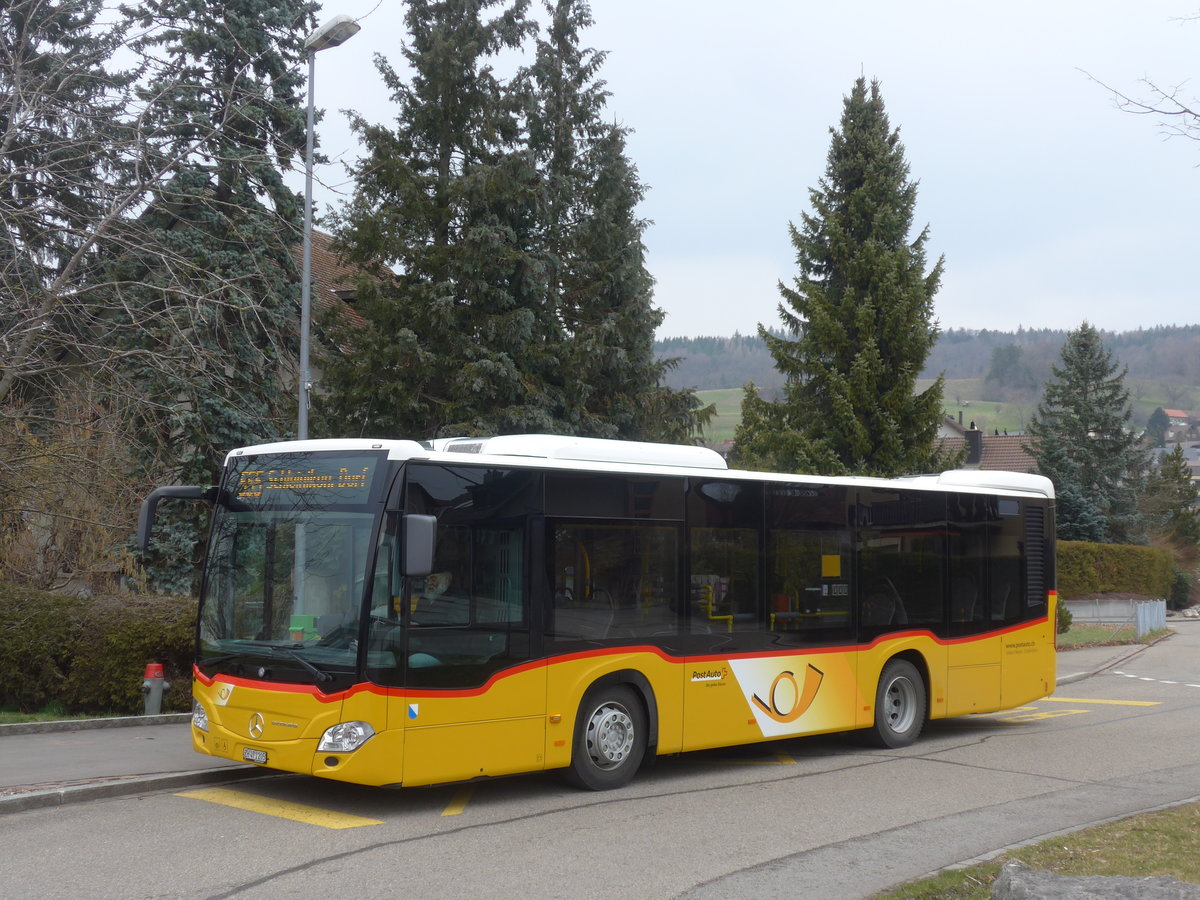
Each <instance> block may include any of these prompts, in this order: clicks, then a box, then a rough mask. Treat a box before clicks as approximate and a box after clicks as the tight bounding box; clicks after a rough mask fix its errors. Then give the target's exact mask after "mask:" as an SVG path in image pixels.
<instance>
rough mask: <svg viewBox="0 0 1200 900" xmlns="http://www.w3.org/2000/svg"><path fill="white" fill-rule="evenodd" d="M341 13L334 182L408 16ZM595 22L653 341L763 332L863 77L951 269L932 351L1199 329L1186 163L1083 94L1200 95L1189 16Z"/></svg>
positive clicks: (605, 15) (1181, 152) (1176, 3)
mask: <svg viewBox="0 0 1200 900" xmlns="http://www.w3.org/2000/svg"><path fill="white" fill-rule="evenodd" d="M535 2H536V0H535ZM1189 4H1190V5H1189ZM339 13H345V14H347V15H350V16H354V17H362V19H361V22H362V26H363V30H362V31H361V32H360V33H359V34H358V35H357V36H355V37H354V38H352V39H351V40H350V41H349V42H348V43H346V44H344V45H342V46H341V47H337V48H333V49H330V50H327V51H324V52H322V53H321V54H319V55H318V57H317V77H316V102H317V106H318V107H319V108H323V109H325V110H326V115H325V119H324V121H323V122H322V123H320V125H319V134H320V140H321V143H322V147H323V149H324V152H325V153H327V154H328V155H329V156H330V157H332V158H334V159H335V160H337V159H341V160H343V161H352V160H354V159H356V158H357V156H358V154H359V148H358V147H357V145H356V143H355V140H354V137H353V136H352V135H351V133H350V131H349V129H348V128H347V127H346V124H345V116H344V115H342V114H341V113H339V112H338V110H340V109H347V108H352V109H354V110H357V111H358V112H360V113H361V114H362V115H364V116H365V117H366V118H367V119H368V120H370V121H374V122H388V123H392V122H393V121H394V118H395V107H394V105H393V104H392V103H391V101H390V100H389V98H388V96H387V91H386V89H385V88H384V87H383V85H382V83H381V82H380V79H379V77H378V75H377V73H376V71H375V69H374V66H373V64H372V61H371V60H372V57H373V55H374V54H376V53H381V54H383V55H384V56H386V57H387V58H388V59H389V60H390V61H391V62H392V65H393V66H395V67H396V68H397V69H398V70H402V59H401V57H400V52H399V51H400V44H401V42H402V41H403V40H404V37H405V34H404V23H403V14H404V4H403V3H402V2H401V0H329V2H326V3H325V4H324V11H323V12H322V13H321V15H320V20H321V21H322V22H324V21H325V20H326V19H328V18H330V17H332V16H333V15H336V14H339ZM592 14H593V17H594V18H595V20H596V24H595V26H594V27H593V28H592V29H590V30H589V31H587V32H585V33H584V35H583V42H584V44H585V45H587V46H591V47H594V48H596V49H599V50H606V51H608V54H609V55H608V59H607V62H606V64H605V66H604V69H603V73H602V75H603V78H604V79H605V80H606V81H607V83H608V88H609V90H610V91H611V92H612V97H611V98H610V100H609V109H610V111H611V115H612V116H613V118H614V119H615V120H616V121H618V122H620V123H621V124H623V125H625V126H627V127H629V128H631V129H633V131H634V133H633V134H632V135H631V136H630V139H629V145H628V152H629V155H630V157H631V158H632V160H633V161H634V163H635V164H636V165H637V167H638V170H639V172H640V174H641V177H642V180H643V181H644V182H645V183H646V184H647V185H648V186H649V192H648V194H647V198H646V200H645V202H644V203H643V205H642V207H641V214H642V215H643V216H644V217H645V218H647V219H650V220H652V222H653V224H651V225H650V227H649V228H648V229H647V231H646V235H645V241H646V246H647V248H648V260H647V261H648V265H649V268H650V271H651V273H652V274H653V275H654V277H655V279H656V282H657V284H656V288H655V302H656V304H657V305H658V306H659V307H661V308H662V309H663V310H665V311H666V313H667V316H666V320H665V321H664V323H663V325H662V327H661V328H660V330H659V336H660V337H671V336H679V335H684V336H694V335H730V334H733V333H734V332H735V331H736V332H741V333H742V334H747V333H753V332H754V330H755V328H756V326H757V325H758V323H760V322H761V323H763V324H765V325H768V326H771V325H776V324H778V323H779V316H778V312H777V306H778V303H779V299H780V298H779V293H778V288H777V283H778V282H779V281H780V280H784V281H787V282H788V283H790V282H791V279H792V278H793V277H794V275H795V272H796V268H795V262H794V253H793V250H792V247H791V244H790V242H789V240H788V230H787V225H788V222H789V221H794V222H799V220H800V216H801V214H802V213H804V212H805V211H806V210H808V208H809V206H808V203H809V200H808V192H809V190H810V189H811V188H812V187H814V186H815V185H816V183H817V179H818V178H820V176H821V175H822V173H823V172H824V169H825V157H826V154H827V152H828V150H829V128H830V127H831V126H835V125H836V124H837V123H838V121H839V118H840V116H841V111H842V100H843V98H844V96H845V95H846V94H847V93H849V91H850V88H851V86H852V85H853V83H854V80H855V78H857V77H858V76H859V75H860V74H862V75H865V76H866V77H867V78H868V79H872V78H874V79H878V80H879V81H880V83H881V86H882V91H883V98H884V103H885V105H886V108H887V111H888V115H889V118H890V120H891V124H892V126H893V127H899V129H900V137H901V140H902V141H903V143H904V146H905V149H906V153H907V157H908V161H909V165H910V167H911V174H912V177H913V178H915V179H917V180H918V181H919V183H920V188H919V194H918V200H917V213H916V222H917V224H918V227H919V226H920V225H922V224H926V223H927V224H928V225H929V227H930V237H929V242H928V245H927V247H928V250H929V253H930V260H931V262H932V260H933V259H935V258H936V256H937V255H938V254H944V255H945V257H946V272H945V276H944V278H943V281H942V289H941V291H940V292H939V293H938V295H937V297H936V300H935V302H936V314H937V318H938V320H939V321H940V323H941V325H942V327H943V328H973V329H974V328H993V329H1001V330H1014V329H1016V328H1017V327H1018V326H1024V327H1026V328H1075V327H1077V326H1078V325H1079V323H1080V322H1082V321H1083V320H1084V319H1087V320H1088V321H1090V322H1092V323H1093V324H1094V325H1096V326H1098V327H1100V328H1103V329H1111V330H1117V331H1124V330H1128V329H1135V328H1138V327H1152V326H1155V325H1171V324H1179V325H1183V324H1195V323H1197V322H1200V304H1198V303H1197V300H1198V299H1200V297H1198V294H1200V278H1197V276H1196V266H1197V263H1198V262H1200V252H1198V250H1200V248H1198V246H1197V237H1198V228H1197V224H1198V221H1200V168H1198V166H1200V142H1198V141H1190V140H1187V139H1185V138H1179V137H1176V138H1170V139H1168V138H1166V137H1165V135H1164V129H1163V126H1162V125H1161V123H1160V120H1159V119H1158V118H1156V117H1144V116H1135V115H1131V114H1129V113H1126V112H1122V111H1120V110H1119V109H1118V108H1117V106H1116V102H1115V99H1114V97H1113V94H1112V92H1111V91H1109V90H1107V89H1106V88H1105V87H1104V86H1103V85H1102V84H1100V83H1098V82H1103V83H1104V84H1107V85H1108V86H1109V87H1112V88H1116V89H1119V90H1122V91H1124V92H1125V93H1127V94H1129V95H1131V96H1135V97H1138V98H1149V97H1150V96H1151V92H1150V89H1149V88H1148V87H1147V86H1146V85H1145V84H1144V83H1143V79H1149V80H1152V81H1153V82H1155V83H1156V84H1158V85H1159V86H1161V87H1164V88H1174V87H1176V86H1180V85H1182V96H1184V97H1185V98H1186V99H1187V100H1192V98H1194V97H1196V96H1197V95H1200V52H1198V51H1200V19H1196V20H1194V21H1185V20H1187V19H1188V17H1198V16H1200V4H1197V2H1196V0H1088V2H1082V0H1038V2H1033V0H1009V2H1008V3H1005V4H1002V5H997V4H980V3H970V2H963V0H947V2H940V0H906V2H896V0H890V2H882V0H858V2H854V0H843V2H824V3H815V2H812V0H742V2H740V3H732V4H731V3H728V2H715V0H690V2H689V3H676V2H667V0H593V5H592ZM1192 78H1194V79H1196V80H1193V81H1191V82H1189V79H1192ZM318 179H319V180H320V181H321V182H322V183H323V185H324V186H319V187H318V189H317V193H316V197H317V209H318V213H320V212H322V211H323V210H325V209H326V208H328V207H329V206H330V205H336V204H337V202H338V194H337V193H336V191H337V190H341V191H348V190H349V185H348V184H347V183H346V176H345V173H344V170H343V169H342V166H341V164H340V163H338V162H334V163H333V164H331V165H330V166H325V167H322V168H321V169H320V170H319V171H318Z"/></svg>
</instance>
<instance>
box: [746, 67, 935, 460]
mask: <svg viewBox="0 0 1200 900" xmlns="http://www.w3.org/2000/svg"><path fill="white" fill-rule="evenodd" d="M830 131H831V134H832V141H831V143H830V149H829V156H828V161H827V165H826V169H825V174H824V177H823V178H822V179H821V180H820V182H819V184H818V187H817V188H816V189H814V190H812V191H810V194H809V196H810V200H811V203H812V212H811V213H805V214H804V215H803V217H802V220H801V227H799V228H797V227H796V226H795V225H790V226H789V229H790V234H791V240H792V246H793V247H794V248H795V250H796V262H797V265H798V267H799V274H798V275H797V276H796V278H795V280H794V286H793V287H790V288H789V287H786V286H784V285H782V284H781V285H780V288H779V289H780V293H781V294H782V296H783V299H784V302H783V303H781V304H780V305H779V314H780V317H781V318H782V320H783V323H784V326H785V328H786V332H787V333H786V334H785V335H783V336H778V335H774V334H772V333H770V332H769V331H768V330H767V329H766V328H765V327H763V326H762V325H759V336H760V337H761V338H762V339H763V341H764V342H766V344H767V346H768V348H769V349H770V351H771V355H772V356H773V357H774V360H775V367H776V368H777V369H778V370H779V371H780V372H781V373H783V374H784V375H785V376H786V378H787V383H786V385H785V388H784V396H783V398H782V399H781V400H780V401H778V402H773V401H768V400H765V399H763V398H762V397H760V396H759V395H758V393H757V391H756V390H755V389H754V386H753V385H749V386H748V387H747V389H746V393H745V400H744V402H743V406H742V423H741V425H740V426H739V428H738V429H737V432H736V438H735V444H736V450H735V453H736V455H737V458H738V459H739V461H741V462H742V463H743V464H748V465H755V466H760V467H764V468H773V469H783V470H798V471H810V472H816V473H821V474H837V473H844V472H851V473H862V474H867V473H869V474H878V475H899V474H906V473H912V472H918V471H929V470H930V468H931V467H934V466H937V465H938V464H939V460H938V459H937V453H936V450H935V446H934V441H935V438H936V436H937V428H938V423H939V421H940V418H941V407H942V386H943V384H942V378H941V377H940V376H939V377H938V378H937V379H936V380H935V381H934V383H933V384H932V385H931V386H930V387H928V388H926V389H925V390H924V391H921V392H919V393H918V392H917V390H916V381H917V377H918V376H919V375H920V373H921V370H922V368H923V366H924V363H925V359H926V357H927V356H928V354H929V351H930V349H931V348H932V347H933V345H934V343H935V342H936V340H937V336H938V327H937V324H936V322H935V321H934V319H933V296H934V294H935V293H936V292H937V289H938V283H939V280H940V278H941V273H942V261H941V259H939V260H938V261H937V263H935V264H934V266H933V267H932V269H930V270H929V271H928V272H926V271H925V243H926V240H927V238H928V228H925V229H922V230H921V232H920V233H919V234H918V235H917V237H916V238H915V239H914V240H911V241H910V240H909V232H910V230H911V228H912V222H913V213H914V208H915V205H916V198H917V185H916V183H915V182H913V181H910V180H909V177H908V176H909V166H908V163H907V162H906V161H905V157H904V148H903V145H902V144H901V143H900V137H899V132H898V131H893V130H892V129H891V126H890V125H889V123H888V118H887V115H886V113H885V111H884V105H883V98H882V96H881V95H880V90H879V83H878V82H872V83H871V85H870V86H869V88H868V85H867V83H866V81H865V80H864V79H862V78H859V79H858V80H857V81H856V82H855V84H854V88H853V90H852V91H851V93H850V95H849V96H848V97H847V98H846V99H845V103H844V108H843V113H842V119H841V124H840V128H838V129H836V130H835V129H830Z"/></svg>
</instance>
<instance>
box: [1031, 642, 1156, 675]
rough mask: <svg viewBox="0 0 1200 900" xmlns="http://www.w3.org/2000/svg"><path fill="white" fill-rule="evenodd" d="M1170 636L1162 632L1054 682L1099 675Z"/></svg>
mask: <svg viewBox="0 0 1200 900" xmlns="http://www.w3.org/2000/svg"><path fill="white" fill-rule="evenodd" d="M1170 636H1171V635H1170V634H1164V635H1162V636H1161V637H1157V638H1155V639H1154V640H1152V641H1151V642H1150V643H1148V644H1134V645H1133V646H1131V647H1130V648H1129V649H1128V650H1126V651H1125V652H1124V653H1120V654H1118V655H1117V656H1114V657H1113V658H1112V659H1110V660H1108V661H1107V662H1105V663H1103V664H1102V665H1099V666H1097V667H1096V668H1094V669H1090V670H1088V671H1084V672H1072V673H1071V674H1070V675H1063V676H1062V677H1061V678H1058V679H1057V680H1056V681H1055V682H1054V683H1055V684H1074V683H1075V682H1076V681H1083V679H1085V678H1091V677H1092V676H1093V675H1099V674H1100V673H1101V672H1103V671H1105V670H1106V669H1111V668H1112V667H1113V666H1117V665H1120V664H1121V663H1123V662H1125V661H1126V660H1130V659H1133V657H1135V656H1137V655H1138V654H1139V653H1141V652H1142V651H1143V650H1145V649H1146V648H1147V647H1153V646H1154V645H1155V644H1157V643H1158V642H1159V641H1165V640H1166V639H1167V638H1169V637H1170Z"/></svg>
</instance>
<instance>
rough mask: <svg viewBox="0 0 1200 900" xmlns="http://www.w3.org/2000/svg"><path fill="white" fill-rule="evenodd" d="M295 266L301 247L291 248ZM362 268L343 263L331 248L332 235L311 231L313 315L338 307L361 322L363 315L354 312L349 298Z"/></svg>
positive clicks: (299, 261) (301, 262) (351, 317)
mask: <svg viewBox="0 0 1200 900" xmlns="http://www.w3.org/2000/svg"><path fill="white" fill-rule="evenodd" d="M293 252H294V254H295V257H296V265H297V267H299V266H300V265H302V264H303V259H304V257H303V254H304V250H303V246H302V245H301V244H297V245H296V247H295V249H294V251H293ZM363 274H365V273H364V271H363V270H362V269H361V268H359V267H358V266H356V265H352V264H349V263H346V262H343V261H342V259H341V258H340V257H339V256H338V254H337V253H336V252H335V251H334V249H333V236H332V235H329V234H326V233H325V232H323V231H317V230H316V229H313V233H312V305H313V316H314V318H315V317H317V316H319V315H320V313H322V312H324V311H326V310H328V309H334V308H340V309H341V310H342V311H343V312H344V313H345V314H346V315H348V316H349V317H350V319H351V321H353V322H354V323H355V324H361V323H362V316H360V315H359V314H358V313H357V312H355V310H354V307H353V306H352V305H351V303H350V302H348V300H350V299H351V298H352V297H353V296H354V285H355V282H356V281H357V280H358V279H359V278H361V277H362V276H363Z"/></svg>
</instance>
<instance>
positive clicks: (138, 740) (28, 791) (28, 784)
mask: <svg viewBox="0 0 1200 900" xmlns="http://www.w3.org/2000/svg"><path fill="white" fill-rule="evenodd" d="M1145 649H1146V648H1145V646H1144V645H1141V644H1136V645H1131V646H1122V647H1088V648H1084V649H1080V650H1063V651H1059V654H1058V684H1059V685H1060V686H1061V685H1064V684H1070V683H1072V682H1075V681H1079V680H1081V679H1083V678H1087V677H1088V676H1090V675H1094V674H1096V673H1098V672H1102V671H1104V670H1105V669H1108V668H1110V667H1112V666H1115V665H1117V664H1119V663H1121V662H1123V661H1124V660H1126V659H1129V658H1130V657H1132V656H1135V655H1137V654H1138V653H1140V652H1142V651H1143V650H1145ZM190 719H191V716H190V715H188V714H181V715H165V716H134V717H130V718H121V719H92V720H81V721H72V722H49V723H30V724H22V725H0V815H2V814H4V813H10V812H18V811H20V810H26V809H37V808H40V807H46V806H60V805H63V804H66V803H72V802H79V801H83V800H96V799H99V798H103V797H117V796H123V795H130V794H140V793H146V792H150V791H157V790H174V789H176V788H181V787H187V786H191V785H196V784H211V783H217V782H225V781H234V780H237V779H242V778H254V777H260V776H262V775H264V774H275V773H274V771H273V770H264V769H259V768H258V767H256V766H251V765H244V764H241V763H233V762H229V761H227V760H219V759H214V758H212V757H209V756H203V755H201V754H199V753H196V752H195V751H194V750H192V742H191V735H190V732H189V724H188V723H189V720H190Z"/></svg>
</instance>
